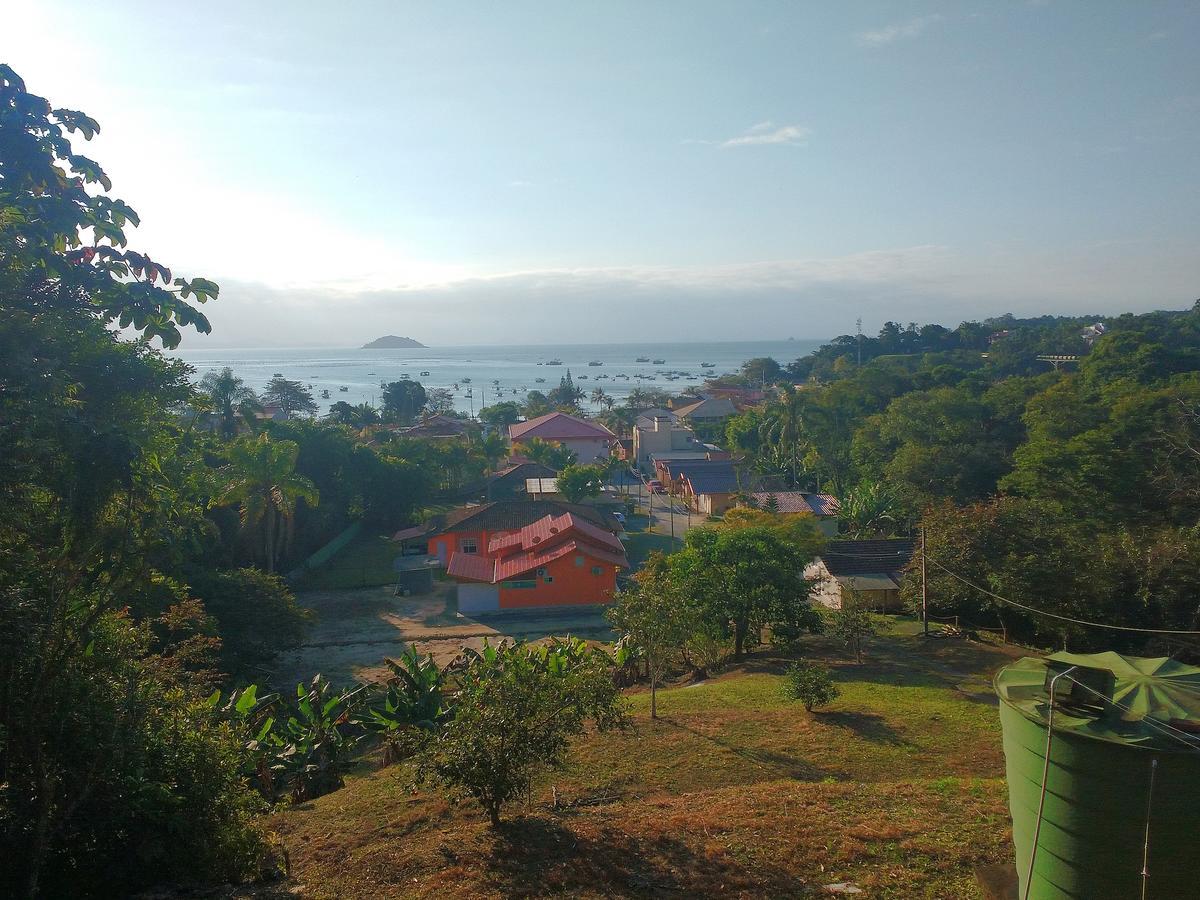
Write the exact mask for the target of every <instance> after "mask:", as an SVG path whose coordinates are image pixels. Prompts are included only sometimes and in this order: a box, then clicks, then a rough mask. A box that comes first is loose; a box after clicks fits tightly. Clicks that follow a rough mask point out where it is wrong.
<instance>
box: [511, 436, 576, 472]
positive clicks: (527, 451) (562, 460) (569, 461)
mask: <svg viewBox="0 0 1200 900" xmlns="http://www.w3.org/2000/svg"><path fill="white" fill-rule="evenodd" d="M519 448H520V452H521V454H522V455H524V456H525V457H527V458H528V459H530V460H532V461H533V462H537V463H541V464H542V465H544V466H549V467H550V468H552V469H554V470H555V471H560V470H562V469H563V468H565V467H566V466H570V465H573V464H574V463H575V461H576V460H577V459H578V458H579V455H578V454H577V453H576V452H575V451H574V450H572V449H571V448H570V447H564V446H563V445H562V444H560V443H559V442H558V441H547V440H545V439H543V438H531V439H530V440H528V441H525V442H524V443H522V444H520V445H519Z"/></svg>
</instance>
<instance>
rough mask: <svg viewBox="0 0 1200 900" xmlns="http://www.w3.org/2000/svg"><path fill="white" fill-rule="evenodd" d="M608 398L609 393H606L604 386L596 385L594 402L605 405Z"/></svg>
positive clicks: (593, 393) (593, 389)
mask: <svg viewBox="0 0 1200 900" xmlns="http://www.w3.org/2000/svg"><path fill="white" fill-rule="evenodd" d="M607 399H608V394H606V393H604V388H602V387H600V386H596V387H594V388H592V397H591V400H592V403H593V404H595V405H596V406H603V405H604V401H605V400H607Z"/></svg>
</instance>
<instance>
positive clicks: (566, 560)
mask: <svg viewBox="0 0 1200 900" xmlns="http://www.w3.org/2000/svg"><path fill="white" fill-rule="evenodd" d="M628 567H629V560H628V559H627V558H626V556H625V548H624V547H623V546H622V544H621V542H620V540H619V539H618V538H617V537H616V535H614V534H613V533H612V532H611V531H607V530H605V529H604V528H602V527H600V526H599V525H596V524H595V523H594V522H592V521H590V520H588V519H587V518H585V517H584V516H582V515H580V514H578V513H576V512H561V513H550V514H547V515H545V516H543V517H541V518H539V519H537V520H535V521H533V522H531V523H529V524H528V525H524V526H522V527H520V528H517V529H508V530H497V531H495V532H492V533H491V534H490V535H489V536H488V539H487V541H486V543H478V544H475V545H474V547H473V549H471V550H469V551H468V549H466V548H465V547H463V546H461V545H460V547H459V549H457V550H455V551H454V552H453V553H451V555H450V560H449V564H448V565H447V567H446V574H447V575H449V576H450V577H451V578H453V579H454V580H455V581H457V582H458V609H459V611H460V612H466V613H480V612H494V611H500V610H514V609H528V608H533V607H552V606H582V605H591V604H601V603H608V602H610V601H611V600H612V596H613V594H614V592H615V591H616V588H617V573H618V572H619V571H620V570H621V569H626V568H628Z"/></svg>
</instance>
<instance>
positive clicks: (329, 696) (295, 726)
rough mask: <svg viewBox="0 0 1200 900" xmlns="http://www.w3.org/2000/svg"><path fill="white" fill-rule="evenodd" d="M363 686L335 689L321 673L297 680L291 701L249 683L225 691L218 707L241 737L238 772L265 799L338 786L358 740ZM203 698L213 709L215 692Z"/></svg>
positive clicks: (302, 796) (300, 796)
mask: <svg viewBox="0 0 1200 900" xmlns="http://www.w3.org/2000/svg"><path fill="white" fill-rule="evenodd" d="M368 691H369V689H368V688H367V687H366V686H365V685H357V686H355V687H353V688H349V689H346V690H341V691H337V690H335V689H334V688H333V687H332V686H331V685H330V684H329V682H328V681H327V680H326V679H324V678H322V677H321V676H320V675H315V676H314V677H313V679H312V681H311V682H310V683H309V684H308V685H307V686H305V685H303V684H298V685H296V700H295V702H294V703H288V702H286V701H285V700H284V698H283V697H282V696H281V695H279V694H266V695H264V696H262V697H260V696H259V694H258V686H257V685H250V686H249V687H247V688H244V689H242V690H240V691H234V692H233V693H232V694H230V695H229V698H228V700H227V701H226V703H225V705H224V706H223V707H221V711H222V713H223V714H224V716H225V717H226V718H227V720H228V721H229V722H230V723H231V724H232V725H233V726H234V727H235V728H236V729H237V730H238V732H239V733H240V735H241V737H242V741H243V753H242V758H241V763H242V771H243V774H244V775H245V777H246V778H247V779H250V780H251V781H252V782H253V783H254V784H255V786H256V787H257V788H258V790H259V792H260V793H261V794H262V795H263V797H265V798H266V799H267V800H271V801H274V800H278V799H280V798H283V797H290V798H291V800H292V801H293V802H295V803H299V802H302V801H304V800H312V799H313V798H315V797H320V796H321V795H322V794H328V793H329V792H330V791H335V790H337V789H338V788H340V787H341V786H342V785H343V783H344V779H343V776H344V775H345V773H346V771H347V770H348V768H349V767H350V764H351V761H352V756H351V754H352V752H353V750H354V748H355V747H356V746H357V745H358V743H359V742H360V741H361V740H362V739H363V737H364V734H365V733H364V732H363V730H362V729H361V728H360V727H358V726H357V725H356V724H354V719H355V718H356V717H357V714H358V712H359V710H360V708H361V706H362V704H363V703H364V702H365V701H366V699H367V697H368ZM208 703H209V705H210V707H211V708H213V709H217V708H218V705H219V703H220V694H219V693H217V694H213V695H212V696H211V697H210V698H209V700H208Z"/></svg>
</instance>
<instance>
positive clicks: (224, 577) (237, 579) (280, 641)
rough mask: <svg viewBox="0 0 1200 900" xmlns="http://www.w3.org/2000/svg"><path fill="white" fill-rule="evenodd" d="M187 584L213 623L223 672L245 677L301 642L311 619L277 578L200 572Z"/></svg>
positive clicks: (258, 573)
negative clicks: (215, 627)
mask: <svg viewBox="0 0 1200 900" xmlns="http://www.w3.org/2000/svg"><path fill="white" fill-rule="evenodd" d="M188 584H189V586H190V588H191V592H192V594H193V595H194V596H196V597H197V598H199V599H200V600H201V601H202V602H203V604H204V609H205V610H206V611H207V612H208V614H209V615H211V616H213V618H215V619H216V621H217V628H218V631H219V632H220V635H221V656H222V661H223V665H224V666H225V669H226V671H228V672H231V673H235V674H236V673H239V672H244V671H246V670H247V669H249V668H250V667H251V666H254V665H257V664H261V663H263V662H266V661H268V660H269V659H271V657H273V656H274V655H275V654H276V653H278V652H280V651H281V650H286V649H289V648H291V647H295V646H297V645H298V644H299V643H300V642H301V640H303V638H304V634H305V631H306V629H307V625H308V621H309V619H310V617H311V616H310V613H309V612H308V611H307V610H305V609H304V608H302V607H300V606H299V605H297V603H296V597H295V595H294V594H293V593H292V592H291V590H290V589H289V588H288V586H287V584H286V583H285V582H284V581H283V579H282V578H280V577H279V576H278V575H271V574H268V573H266V572H263V571H261V570H259V569H237V570H234V571H218V570H214V569H208V568H205V569H201V570H199V571H197V572H195V573H194V574H192V575H189V576H188Z"/></svg>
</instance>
